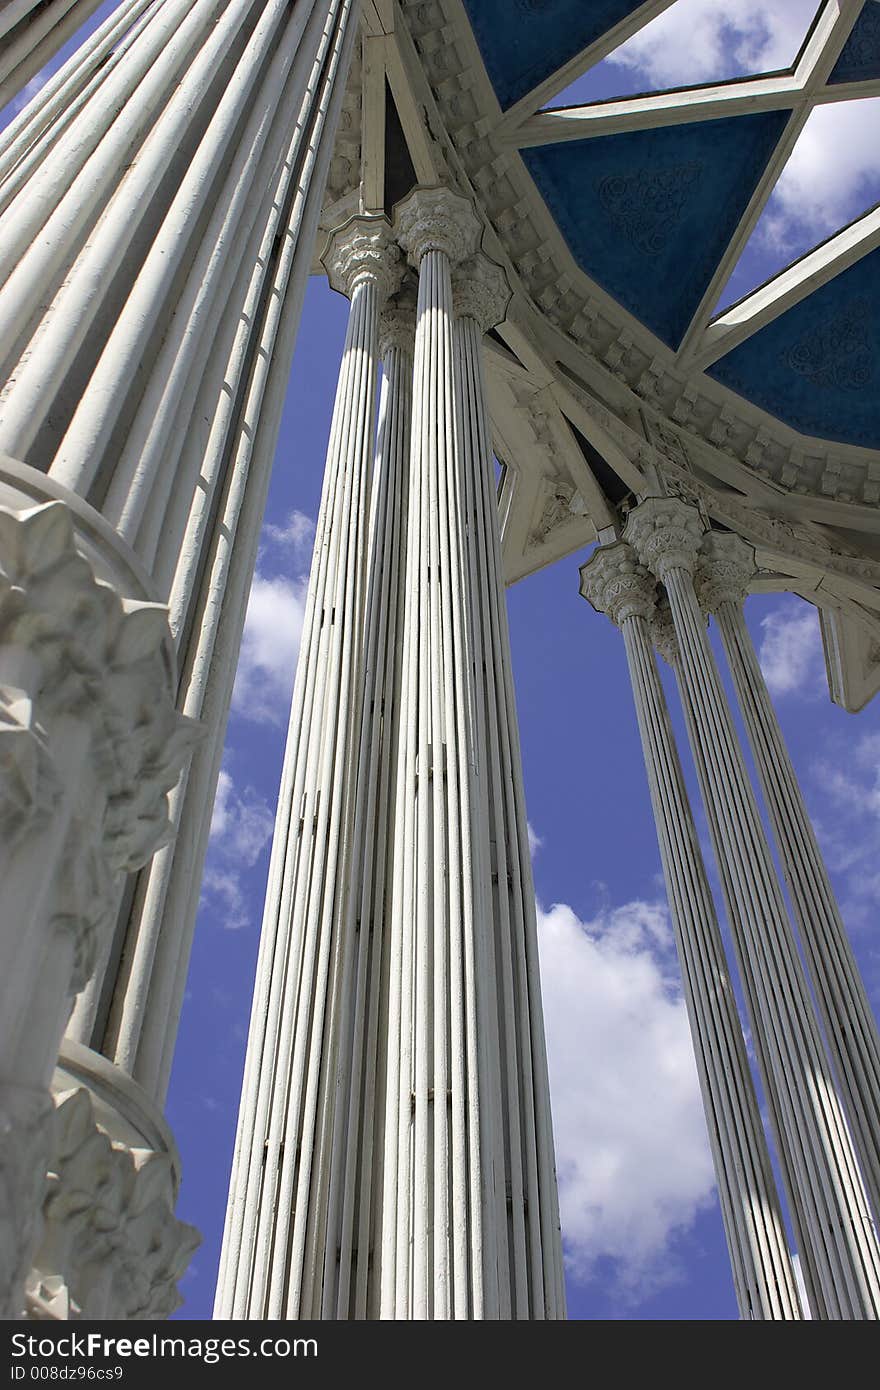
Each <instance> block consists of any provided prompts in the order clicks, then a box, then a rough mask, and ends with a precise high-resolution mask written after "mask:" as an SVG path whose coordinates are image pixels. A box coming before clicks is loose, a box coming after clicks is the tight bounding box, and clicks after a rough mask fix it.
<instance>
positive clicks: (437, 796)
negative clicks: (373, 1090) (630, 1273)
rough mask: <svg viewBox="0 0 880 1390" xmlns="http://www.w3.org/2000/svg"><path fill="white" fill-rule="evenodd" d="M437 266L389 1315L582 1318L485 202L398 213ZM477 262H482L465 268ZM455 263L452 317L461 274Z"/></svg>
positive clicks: (397, 926)
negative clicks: (525, 777) (517, 675)
mask: <svg viewBox="0 0 880 1390" xmlns="http://www.w3.org/2000/svg"><path fill="white" fill-rule="evenodd" d="M396 226H397V229H398V234H399V237H400V240H401V242H402V244H403V245H404V247H405V249H406V250H407V252H408V254H409V256H410V259H411V260H412V262H413V264H414V265H416V266H417V267H418V270H419V297H418V318H417V327H416V347H415V364H414V374H413V432H412V449H411V455H410V467H409V513H408V524H407V533H406V563H405V566H404V574H403V650H402V670H401V691H400V723H399V737H398V741H397V748H396V759H397V766H396V785H397V793H396V802H395V821H394V846H395V853H394V871H393V876H392V893H391V917H390V927H389V996H388V1025H387V1037H388V1049H389V1055H388V1063H387V1080H386V1088H385V1109H384V1152H383V1166H384V1181H383V1210H382V1222H381V1249H380V1251H379V1258H380V1262H381V1263H380V1279H381V1301H380V1315H381V1316H382V1317H384V1318H415V1319H426V1318H427V1319H446V1318H477V1319H482V1318H498V1317H503V1318H511V1317H514V1318H546V1317H562V1316H564V1295H563V1291H562V1266H561V1252H560V1242H559V1228H558V1215H557V1211H556V1187H555V1172H554V1168H553V1154H552V1140H551V1138H550V1115H549V1099H548V1092H547V1080H546V1060H545V1057H544V1051H543V1048H544V1041H543V1027H542V1022H541V1012H540V993H539V983H538V975H537V949H536V942H535V933H534V897H533V892H532V888H531V880H530V873H529V861H528V842H527V831H526V825H525V815H524V807H523V802H522V789H521V772H520V765H519V748H518V742H517V738H516V729H515V711H514V706H513V700H512V688H511V685H510V669H509V654H508V652H507V632H506V614H505V611H504V595H503V585H502V583H501V579H500V571H499V567H498V549H499V547H498V537H497V515H496V508H495V503H494V490H493V488H492V477H493V466H492V454H491V445H490V441H489V433H488V428H487V416H486V408H485V401H484V392H483V384H482V366H481V352H482V348H481V336H482V332H483V331H484V330H485V328H486V327H488V326H489V325H490V324H491V323H495V322H497V321H498V319H499V318H500V317H501V316H502V315H503V312H504V309H505V305H506V302H507V299H508V296H509V291H508V289H507V286H506V283H505V281H504V277H503V275H502V273H501V272H500V270H499V268H498V267H494V266H491V265H489V264H488V263H487V262H485V260H484V259H483V258H477V259H476V260H468V259H467V258H468V257H469V256H471V255H472V254H473V251H474V249H475V246H476V242H477V240H478V236H479V224H478V222H477V220H476V218H475V216H474V213H473V209H472V207H471V205H470V203H469V202H468V201H467V200H466V199H463V198H460V197H458V196H457V195H454V194H451V193H449V192H447V191H444V190H442V189H417V190H416V191H415V192H414V193H413V194H412V195H411V196H410V197H409V198H408V199H406V200H405V202H404V203H403V204H402V205H400V207H399V208H398V210H397V220H396ZM462 262H464V264H462ZM450 263H454V264H457V265H458V269H457V270H456V272H455V274H456V297H455V304H456V307H457V311H458V324H457V325H456V324H455V323H454V315H455V312H456V309H455V308H454V302H453V292H452V276H451V271H450Z"/></svg>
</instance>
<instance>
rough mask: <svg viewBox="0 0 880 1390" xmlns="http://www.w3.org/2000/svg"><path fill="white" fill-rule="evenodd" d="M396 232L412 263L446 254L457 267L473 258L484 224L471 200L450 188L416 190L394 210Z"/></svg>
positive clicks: (421, 188)
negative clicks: (433, 253)
mask: <svg viewBox="0 0 880 1390" xmlns="http://www.w3.org/2000/svg"><path fill="white" fill-rule="evenodd" d="M394 230H395V233H396V235H397V240H398V241H399V242H400V245H401V246H402V247H403V249H404V251H405V252H406V254H407V256H408V258H409V261H410V264H411V265H414V266H416V267H418V265H419V262H420V261H421V259H422V257H423V256H424V255H425V254H426V252H428V251H442V252H444V254H445V255H447V256H448V257H449V259H450V261H451V262H452V263H453V265H455V264H457V263H458V262H459V261H463V260H466V259H467V257H468V256H471V255H473V253H474V252H475V251H476V249H477V247H478V246H479V244H480V236H481V234H482V224H481V223H480V219H479V218H478V217H477V214H476V212H475V211H474V205H473V203H472V202H471V200H470V198H464V197H462V195H461V194H460V193H453V192H452V190H451V189H449V188H424V187H419V188H414V189H413V191H412V192H411V193H410V194H408V195H407V197H406V198H404V199H403V201H402V202H400V203H398V204H397V206H396V207H395V209H394Z"/></svg>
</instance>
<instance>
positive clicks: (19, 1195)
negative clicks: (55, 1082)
mask: <svg viewBox="0 0 880 1390" xmlns="http://www.w3.org/2000/svg"><path fill="white" fill-rule="evenodd" d="M54 1115H55V1112H54V1107H53V1105H52V1102H51V1100H50V1098H49V1096H48V1094H47V1093H46V1092H45V1091H42V1090H40V1091H36V1090H32V1089H31V1088H29V1087H25V1086H10V1085H5V1084H4V1085H2V1086H0V1317H3V1318H5V1319H8V1318H17V1317H19V1316H20V1315H21V1300H22V1294H23V1289H24V1280H25V1274H26V1272H27V1267H28V1264H29V1262H30V1259H31V1256H32V1254H33V1249H34V1246H35V1244H36V1242H37V1240H38V1239H39V1231H38V1229H37V1227H38V1222H39V1212H40V1204H41V1202H42V1198H43V1192H44V1189H45V1185H46V1169H47V1167H48V1163H49V1155H50V1153H51V1150H52V1141H53V1132H54V1131H53V1126H54Z"/></svg>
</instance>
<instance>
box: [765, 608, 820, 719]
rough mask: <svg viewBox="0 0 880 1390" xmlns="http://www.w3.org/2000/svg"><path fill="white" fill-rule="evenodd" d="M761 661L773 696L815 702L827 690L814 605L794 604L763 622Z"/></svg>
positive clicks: (779, 609) (767, 617)
mask: <svg viewBox="0 0 880 1390" xmlns="http://www.w3.org/2000/svg"><path fill="white" fill-rule="evenodd" d="M761 629H762V631H763V634H764V636H763V638H762V640H761V645H760V648H759V650H758V660H759V661H760V663H761V669H762V671H763V672H764V679H765V680H766V682H767V688H768V689H769V691H770V693H771V695H776V696H782V695H792V694H796V695H799V696H800V697H801V698H803V699H816V698H817V697H818V696H819V695H821V694H822V693H823V690H824V688H825V685H824V683H825V663H824V657H823V655H822V638H821V635H820V632H819V618H818V614H817V613H816V610H815V609H814V608H813V606H812V604H806V603H803V602H797V603H795V602H791V603H788V604H786V605H785V606H784V607H780V608H778V609H776V610H775V611H774V612H772V613H768V614H767V616H766V618H762V619H761Z"/></svg>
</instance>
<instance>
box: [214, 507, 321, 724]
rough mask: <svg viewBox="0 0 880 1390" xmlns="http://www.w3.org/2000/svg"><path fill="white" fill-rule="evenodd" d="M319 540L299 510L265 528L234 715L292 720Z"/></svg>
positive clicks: (255, 719)
mask: <svg viewBox="0 0 880 1390" xmlns="http://www.w3.org/2000/svg"><path fill="white" fill-rule="evenodd" d="M314 536H315V523H314V522H313V521H312V519H311V517H309V516H306V514H305V512H300V511H296V510H294V511H292V512H291V513H290V515H289V516H288V517H287V520H286V521H285V522H284V523H283V524H282V525H280V526H275V525H272V524H267V525H266V526H264V527H263V532H262V535H261V537H260V540H261V549H260V562H259V565H258V567H257V570H256V572H255V574H254V578H253V583H252V584H251V592H250V597H249V599H248V608H247V615H246V617H245V624H244V633H243V635H242V640H241V652H240V653H239V658H238V669H237V671H236V673H235V688H234V690H233V692H232V708H233V711H234V712H235V713H236V714H238V715H240V716H241V717H242V718H243V719H249V720H251V721H252V722H254V723H257V724H283V723H284V721H285V718H286V716H287V710H288V706H289V704H290V693H291V690H292V689H293V677H294V673H295V671H296V662H297V657H298V656H299V644H300V638H301V637H302V627H303V620H304V618H305V611H306V594H307V592H308V584H309V568H310V565H311V558H312V545H313V542H314ZM279 569H280V570H282V571H283V572H282V573H280V574H279V573H272V572H271V571H273V570H275V571H277V570H279Z"/></svg>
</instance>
